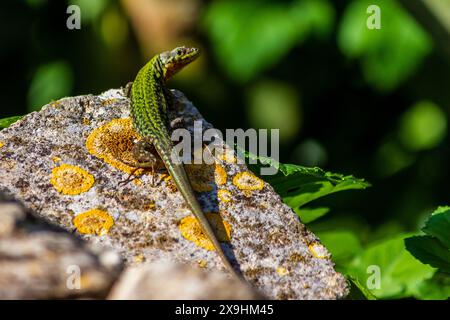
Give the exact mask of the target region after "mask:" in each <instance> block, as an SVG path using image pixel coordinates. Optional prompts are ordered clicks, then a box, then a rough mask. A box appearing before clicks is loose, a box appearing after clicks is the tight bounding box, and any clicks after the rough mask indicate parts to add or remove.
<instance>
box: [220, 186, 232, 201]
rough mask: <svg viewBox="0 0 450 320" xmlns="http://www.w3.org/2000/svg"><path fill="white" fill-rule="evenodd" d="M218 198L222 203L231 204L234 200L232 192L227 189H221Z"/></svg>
mask: <svg viewBox="0 0 450 320" xmlns="http://www.w3.org/2000/svg"><path fill="white" fill-rule="evenodd" d="M217 197H218V198H219V199H220V201H222V202H230V201H231V200H232V199H233V198H232V195H231V192H230V191H228V190H225V189H220V190H219V191H218V192H217Z"/></svg>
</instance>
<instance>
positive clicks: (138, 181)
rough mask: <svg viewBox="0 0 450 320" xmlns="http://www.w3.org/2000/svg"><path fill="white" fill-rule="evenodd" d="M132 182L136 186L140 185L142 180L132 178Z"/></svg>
mask: <svg viewBox="0 0 450 320" xmlns="http://www.w3.org/2000/svg"><path fill="white" fill-rule="evenodd" d="M133 184H135V185H137V186H142V184H143V182H142V180H141V179H134V180H133Z"/></svg>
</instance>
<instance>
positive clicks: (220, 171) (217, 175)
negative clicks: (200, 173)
mask: <svg viewBox="0 0 450 320" xmlns="http://www.w3.org/2000/svg"><path fill="white" fill-rule="evenodd" d="M227 178H228V175H227V172H226V171H225V169H224V168H223V167H222V166H221V165H220V164H216V167H215V170H214V180H215V182H216V184H217V185H218V186H221V185H223V184H225V183H227Z"/></svg>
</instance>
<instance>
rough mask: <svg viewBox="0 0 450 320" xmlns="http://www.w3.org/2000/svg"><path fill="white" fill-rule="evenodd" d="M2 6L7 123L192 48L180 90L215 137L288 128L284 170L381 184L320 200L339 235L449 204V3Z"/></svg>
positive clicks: (419, 218) (89, 1)
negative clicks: (196, 53) (195, 54)
mask: <svg viewBox="0 0 450 320" xmlns="http://www.w3.org/2000/svg"><path fill="white" fill-rule="evenodd" d="M70 4H75V5H78V6H79V7H80V9H81V29H80V30H69V29H68V28H67V27H66V20H67V19H68V18H69V16H70V14H68V13H66V10H67V7H68V6H69V5H70ZM371 4H377V5H378V6H379V7H380V8H381V29H379V30H370V29H368V28H367V25H366V21H367V19H368V17H369V16H370V14H368V13H367V12H366V10H367V8H368V6H369V5H371ZM405 5H406V6H405ZM0 6H1V11H0V24H1V28H0V34H1V36H0V37H1V42H0V46H1V49H0V55H1V65H2V68H1V71H2V80H1V82H2V83H1V86H0V92H1V99H2V107H1V109H0V118H3V117H8V116H13V115H22V114H25V113H28V112H31V111H34V110H39V109H40V107H41V106H42V105H44V104H46V103H48V102H49V101H51V100H56V99H59V98H61V97H64V96H68V95H81V94H88V93H93V94H98V93H100V92H102V91H104V90H107V89H109V88H118V87H120V86H122V85H125V84H126V83H127V82H128V81H131V80H132V79H133V78H134V76H135V74H136V72H137V71H138V70H139V68H140V67H141V66H142V65H143V64H144V63H145V62H146V61H147V60H148V59H149V58H151V57H152V56H153V55H154V54H156V53H159V52H161V51H165V50H169V49H172V48H173V47H176V46H179V45H193V46H197V47H199V48H200V49H201V50H202V57H201V59H199V60H198V61H196V62H195V63H193V64H192V65H191V66H189V67H188V68H186V70H185V71H183V72H182V73H180V74H179V75H177V76H176V78H175V79H174V80H173V81H172V82H171V83H170V86H171V87H175V88H178V89H181V90H183V91H184V92H185V94H186V95H187V96H188V98H189V99H190V100H192V101H193V102H194V104H195V105H196V106H197V107H198V108H199V110H200V111H201V113H202V114H203V115H204V116H205V118H206V119H207V120H208V121H210V122H211V123H213V124H214V125H215V126H216V127H217V128H219V129H225V128H250V127H252V128H280V138H281V158H280V161H281V162H284V163H295V164H300V165H305V166H320V167H321V168H323V169H325V170H329V171H334V172H339V173H344V174H353V175H355V176H356V177H359V178H365V179H367V180H368V181H370V182H371V183H372V185H373V186H372V187H371V188H369V189H367V190H364V191H349V192H344V193H339V194H337V195H334V196H329V197H327V198H326V199H324V200H321V203H320V204H318V205H322V204H324V205H325V206H329V207H331V209H332V210H331V212H330V213H329V214H328V215H327V217H326V219H327V220H325V221H328V222H329V225H333V226H336V228H339V226H341V227H342V226H345V228H354V230H355V231H357V233H358V234H359V235H360V237H361V239H362V240H363V241H364V240H368V238H371V239H373V238H376V237H377V236H378V235H380V234H382V235H383V236H385V235H388V234H390V233H392V234H394V233H397V232H399V231H404V230H417V229H418V226H419V225H420V224H421V223H422V222H423V219H424V218H425V217H426V216H427V215H428V214H429V213H430V212H431V211H432V209H434V208H435V207H436V206H438V205H444V204H449V199H450V188H449V181H450V169H449V163H450V148H449V128H448V123H449V113H450V50H449V44H450V41H449V39H450V37H449V34H450V31H449V30H450V1H449V0H418V1H415V0H412V1H397V0H377V1H366V0H341V1H331V0H285V1H280V0H266V1H264V0H258V1H256V0H245V1H242V0H230V1H222V0H217V1H201V0H122V1H113V0H72V1H62V0H58V1H50V0H14V1H1V5H0ZM330 222H333V224H330ZM318 224H320V222H318ZM317 227H319V226H317ZM369 231H370V232H369Z"/></svg>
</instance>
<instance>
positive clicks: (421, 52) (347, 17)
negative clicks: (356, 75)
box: [338, 0, 431, 90]
mask: <svg viewBox="0 0 450 320" xmlns="http://www.w3.org/2000/svg"><path fill="white" fill-rule="evenodd" d="M372 4H376V5H378V6H379V7H381V8H382V9H381V21H382V26H381V29H380V30H376V31H375V32H374V30H371V29H369V28H367V25H366V20H367V18H368V15H367V14H365V13H366V10H367V8H368V7H369V6H370V5H372ZM338 41H339V47H340V48H341V50H342V52H343V53H344V54H345V55H346V56H347V57H349V58H358V59H359V60H360V63H361V67H362V69H363V72H364V76H365V78H366V80H367V81H368V82H369V83H370V84H371V85H373V86H374V87H376V88H377V89H380V90H391V89H394V88H395V87H396V86H397V85H399V84H400V82H402V81H404V80H405V79H406V78H407V77H408V76H409V75H411V74H412V73H413V72H414V71H415V70H416V68H417V67H418V65H419V63H420V62H421V61H422V60H423V58H424V57H425V55H426V54H428V53H429V52H430V50H431V40H430V39H429V37H428V35H427V34H426V33H425V32H424V31H423V30H422V28H421V27H420V26H419V25H418V24H417V22H415V21H414V19H412V18H411V17H410V16H409V15H408V14H407V13H406V12H405V11H404V10H403V9H402V8H400V7H399V5H398V4H397V3H396V1H392V0H380V1H376V3H374V2H373V1H371V0H353V1H352V2H351V3H350V4H349V5H348V7H347V8H346V10H345V12H344V15H343V17H342V20H341V23H340V25H339V33H338Z"/></svg>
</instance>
